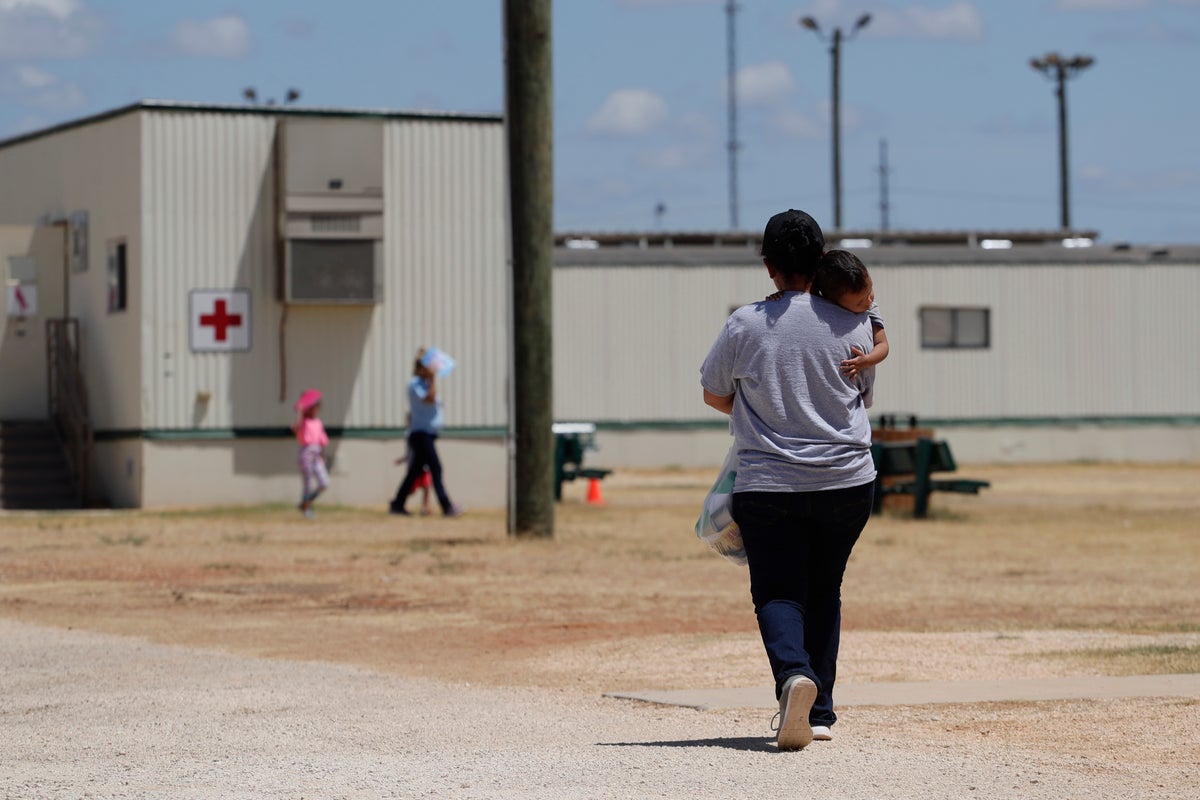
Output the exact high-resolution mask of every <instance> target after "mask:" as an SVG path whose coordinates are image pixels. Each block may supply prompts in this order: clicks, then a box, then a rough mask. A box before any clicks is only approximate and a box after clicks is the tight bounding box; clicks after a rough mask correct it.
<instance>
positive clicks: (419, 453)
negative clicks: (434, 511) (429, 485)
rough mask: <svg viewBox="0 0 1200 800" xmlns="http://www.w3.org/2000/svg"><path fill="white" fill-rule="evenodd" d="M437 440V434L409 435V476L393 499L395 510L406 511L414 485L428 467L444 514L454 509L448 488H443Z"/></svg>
mask: <svg viewBox="0 0 1200 800" xmlns="http://www.w3.org/2000/svg"><path fill="white" fill-rule="evenodd" d="M435 439H437V434H436V433H426V432H425V431H412V432H410V433H409V434H408V453H409V455H408V474H407V475H405V476H404V480H403V481H402V482H401V483H400V488H399V489H397V490H396V496H395V497H394V498H392V508H393V509H394V510H396V511H403V510H404V503H405V501H407V500H408V496H409V495H410V494H412V490H413V484H415V483H416V482H417V479H418V478H420V477H421V473H422V472H423V471H424V470H425V468H426V467H429V477H430V480H431V481H432V482H433V492H434V494H436V495H437V499H438V505H440V506H441V507H442V513H443V514H449V513H450V510H451V509H452V508H453V507H454V504H453V503H451V502H450V497H449V496H448V495H447V494H446V487H444V486H442V462H441V461H440V460H439V459H438V454H437V448H436V447H434V446H433V442H434V440H435Z"/></svg>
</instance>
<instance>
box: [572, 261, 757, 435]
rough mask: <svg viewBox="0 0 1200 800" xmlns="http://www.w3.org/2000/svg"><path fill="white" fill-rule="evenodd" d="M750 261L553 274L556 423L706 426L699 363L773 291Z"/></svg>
mask: <svg viewBox="0 0 1200 800" xmlns="http://www.w3.org/2000/svg"><path fill="white" fill-rule="evenodd" d="M747 261H748V264H749V266H748V267H747V268H731V267H680V266H675V267H579V268H559V269H557V270H555V273H554V367H555V375H554V389H555V392H554V396H555V402H554V416H555V418H556V419H578V420H591V421H597V420H602V421H640V420H661V421H664V422H672V421H678V420H694V419H700V418H703V417H704V416H705V413H704V409H703V406H702V405H700V397H701V390H700V375H699V370H700V363H701V362H702V361H703V360H704V356H705V354H707V353H708V349H709V347H710V346H711V345H712V342H713V340H714V339H715V338H716V335H717V332H718V331H719V330H720V327H721V325H722V324H723V323H724V321H725V318H726V317H728V316H729V312H730V311H731V310H732V309H733V308H736V307H737V306H740V305H743V304H745V303H747V302H750V301H752V300H760V299H762V298H763V297H764V296H765V295H766V294H768V293H769V292H771V291H774V287H773V286H772V285H771V282H770V280H769V278H768V277H767V273H766V269H765V268H763V267H762V266H761V265H757V266H755V265H754V262H753V257H748V259H747ZM714 413H715V412H714Z"/></svg>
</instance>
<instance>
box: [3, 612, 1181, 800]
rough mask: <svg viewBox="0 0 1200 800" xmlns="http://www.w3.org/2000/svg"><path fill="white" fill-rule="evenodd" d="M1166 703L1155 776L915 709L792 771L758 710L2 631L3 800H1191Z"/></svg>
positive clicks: (1098, 712) (1104, 707)
mask: <svg viewBox="0 0 1200 800" xmlns="http://www.w3.org/2000/svg"><path fill="white" fill-rule="evenodd" d="M1095 702H1100V703H1101V705H1100V706H1099V707H1098V708H1097V707H1094V706H1092V707H1089V706H1086V704H1085V705H1084V706H1080V707H1079V713H1080V714H1083V715H1084V718H1085V721H1088V722H1087V724H1090V725H1094V724H1095V721H1096V720H1101V721H1103V720H1104V719H1106V718H1108V717H1107V716H1106V715H1111V714H1113V713H1117V714H1123V713H1125V707H1124V706H1121V705H1119V704H1114V705H1109V704H1107V701H1095ZM1113 702H1114V703H1116V701H1113ZM1163 703H1166V701H1163ZM1173 703H1174V704H1173V705H1163V706H1162V713H1163V717H1164V719H1166V718H1168V717H1170V718H1171V719H1173V720H1175V721H1174V722H1172V723H1171V724H1172V725H1173V726H1175V727H1174V728H1172V729H1171V731H1170V735H1172V736H1181V737H1186V738H1182V739H1180V740H1179V741H1181V742H1183V743H1184V749H1183V750H1182V751H1180V753H1179V754H1178V757H1175V756H1173V755H1168V756H1165V757H1156V759H1157V760H1156V763H1159V764H1160V766H1158V767H1156V768H1155V769H1154V770H1152V771H1151V772H1150V773H1149V774H1148V773H1147V771H1146V770H1145V769H1141V768H1139V765H1138V764H1137V763H1136V761H1137V759H1136V757H1134V756H1136V751H1134V753H1133V754H1131V753H1130V752H1128V751H1126V753H1125V758H1124V761H1127V762H1132V763H1113V764H1108V763H1097V761H1095V760H1092V759H1089V758H1088V757H1087V755H1086V754H1083V755H1081V754H1079V753H1077V752H1072V751H1071V750H1070V748H1067V749H1066V750H1065V751H1064V752H1062V753H1055V754H1050V753H1041V754H1038V753H1037V752H1036V751H1035V752H1033V754H1032V755H1031V752H1030V751H1028V750H1014V749H1013V747H1012V745H1011V743H1010V742H1009V741H1008V740H1007V739H1005V738H1003V737H999V738H997V739H995V740H989V739H988V738H987V737H986V736H979V735H978V734H977V732H975V731H972V732H965V731H963V732H959V733H957V734H956V735H955V736H953V737H952V738H949V739H946V738H945V737H944V736H935V735H933V734H930V735H931V736H932V738H930V739H926V738H925V737H924V735H922V733H921V732H922V731H935V730H943V729H945V728H946V726H947V725H949V726H950V727H954V726H955V725H957V724H959V721H961V722H962V724H963V725H964V726H966V725H968V724H969V723H970V721H971V720H977V719H978V716H979V714H978V712H976V711H974V710H972V709H970V708H966V709H965V710H960V711H958V712H956V711H954V710H953V709H951V710H943V711H939V712H938V716H937V717H936V718H933V719H935V722H934V723H933V727H930V722H929V720H930V719H931V718H930V717H928V715H922V714H921V713H920V712H919V711H914V710H913V709H901V710H896V711H893V712H891V714H892V717H891V719H892V721H891V722H890V723H889V721H888V720H889V717H888V713H887V712H886V711H881V712H879V713H878V714H871V715H870V716H866V717H859V716H856V717H855V718H854V719H853V720H846V719H844V720H843V724H840V725H839V726H838V728H837V729H835V730H836V733H837V738H836V739H835V741H833V742H829V743H822V742H818V743H814V744H813V745H812V746H810V747H809V748H807V749H806V750H804V751H802V752H799V753H786V754H784V753H779V752H777V751H776V750H775V747H774V744H773V740H772V739H771V738H769V735H768V732H767V730H766V721H767V716H766V715H765V714H764V712H762V711H761V710H757V709H740V710H739V709H723V710H711V711H697V710H692V709H685V708H672V707H664V706H658V705H652V704H645V703H637V702H631V701H628V700H617V699H612V698H604V697H601V696H600V693H599V692H596V693H595V694H583V693H580V692H578V691H572V690H529V689H510V688H495V687H476V686H470V685H453V686H449V685H444V684H440V683H437V682H433V681H426V680H413V679H408V678H400V677H396V676H392V675H385V674H380V673H374V672H369V671H364V670H360V669H356V668H351V667H344V666H336V665H328V664H321V663H305V662H289V661H268V660H257V659H247V658H241V657H234V656H229V655H225V654H221V653H217V652H212V651H206V650H198V649H190V648H183V647H165V646H159V645H151V644H147V643H144V642H141V641H138V640H134V639H126V638H118V637H112V636H105V635H98V634H93V633H87V632H81V631H64V630H57V629H51V628H44V627H39V626H33V625H27V624H22V623H17V622H12V621H7V620H0V726H2V730H0V796H2V797H3V798H4V800H41V799H42V798H46V799H49V798H54V800H62V799H63V798H99V799H101V800H105V799H107V798H154V799H155V800H167V799H169V800H191V799H192V798H221V799H222V800H236V799H238V798H255V799H257V798H288V799H289V800H297V799H299V798H309V799H312V800H316V799H317V798H320V800H336V799H339V798H415V797H452V798H523V799H526V800H528V799H533V800H536V799H537V798H643V797H665V798H689V799H690V798H741V797H745V798H756V799H757V798H769V797H813V798H831V799H833V798H838V799H839V800H854V799H855V798H864V800H865V799H866V798H870V799H871V800H877V799H878V798H963V797H969V798H985V799H988V800H990V799H993V798H1017V797H1019V798H1034V799H1036V798H1054V800H1060V799H1061V798H1113V797H1120V798H1143V797H1144V798H1183V797H1191V796H1194V795H1193V794H1191V792H1192V791H1193V790H1194V787H1195V786H1196V785H1198V784H1200V780H1197V778H1198V776H1200V770H1198V769H1197V755H1196V751H1195V748H1196V744H1195V743H1196V742H1197V741H1198V740H1200V739H1198V737H1197V736H1196V733H1197V717H1198V714H1197V709H1198V708H1200V706H1197V705H1196V704H1195V703H1194V701H1193V702H1192V703H1190V704H1185V705H1183V706H1182V707H1180V703H1179V701H1173ZM864 713H866V712H864V711H860V712H858V714H860V715H861V714H864ZM987 713H988V715H991V716H996V714H997V713H998V714H999V716H998V717H997V719H1000V720H1001V721H1002V719H1003V717H1004V714H1005V713H1006V712H1005V710H1004V709H1000V710H999V712H996V711H995V710H994V709H993V710H989V711H988V712H987ZM1089 714H1090V716H1089ZM1172 715H1173V716H1172ZM910 725H911V728H909V727H908V726H910ZM1189 726H1190V727H1189ZM955 742H957V743H958V744H957V745H956V744H955ZM1171 752H1172V753H1174V752H1175V751H1171ZM1160 755H1161V754H1160ZM1164 764H1165V766H1163V765H1164Z"/></svg>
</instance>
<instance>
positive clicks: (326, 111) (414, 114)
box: [0, 100, 504, 147]
mask: <svg viewBox="0 0 1200 800" xmlns="http://www.w3.org/2000/svg"><path fill="white" fill-rule="evenodd" d="M135 111H166V112H172V111H177V112H186V113H212V114H253V115H269V116H287V117H341V118H364V117H365V118H378V119H431V120H450V121H458V122H489V123H498V122H502V121H503V120H504V117H503V115H501V114H499V113H496V114H483V113H479V114H472V113H461V114H460V113H455V112H450V111H395V110H386V109H354V108H314V107H308V106H293V105H250V104H247V103H230V104H219V103H181V102H177V101H173V100H139V101H138V102H136V103H130V104H129V105H126V106H121V107H119V108H114V109H110V110H108V111H101V112H100V113H97V114H92V115H90V116H87V117H80V118H79V119H74V120H70V121H68V122H63V123H61V124H58V125H52V126H51V127H48V128H42V129H40V130H36V131H30V132H29V133H22V134H19V135H17V136H13V137H12V138H9V139H3V140H0V147H9V146H11V145H14V144H19V143H21V142H26V141H29V140H31V139H38V138H40V137H42V136H49V135H50V134H53V133H59V132H61V131H65V130H70V129H72V128H81V127H84V126H86V125H91V124H93V123H96V122H102V121H104V120H106V119H111V118H113V117H119V116H122V115H124V114H130V113H133V112H135Z"/></svg>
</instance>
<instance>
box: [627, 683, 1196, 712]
mask: <svg viewBox="0 0 1200 800" xmlns="http://www.w3.org/2000/svg"><path fill="white" fill-rule="evenodd" d="M605 697H613V698H618V699H622V700H640V701H642V702H645V703H658V704H660V705H671V706H683V707H684V708H695V709H699V710H708V709H716V708H775V707H776V706H777V705H778V701H777V700H776V699H775V693H774V691H772V689H771V687H769V686H755V687H749V688H741V689H678V690H673V691H652V690H647V691H633V692H614V693H609V694H606V695H605ZM1121 697H1194V698H1200V675H1130V676H1125V677H1110V676H1102V675H1096V676H1084V677H1073V678H1038V679H1016V680H991V681H946V682H942V681H930V682H903V683H860V684H846V685H842V684H838V687H837V705H838V706H903V705H928V704H932V703H988V702H1006V701H1036V700H1078V699H1083V698H1121Z"/></svg>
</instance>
